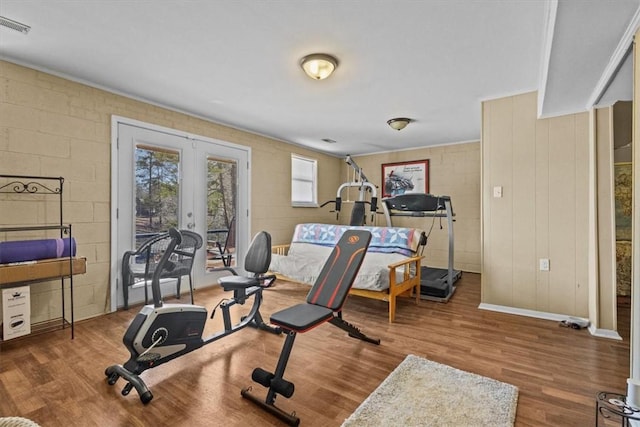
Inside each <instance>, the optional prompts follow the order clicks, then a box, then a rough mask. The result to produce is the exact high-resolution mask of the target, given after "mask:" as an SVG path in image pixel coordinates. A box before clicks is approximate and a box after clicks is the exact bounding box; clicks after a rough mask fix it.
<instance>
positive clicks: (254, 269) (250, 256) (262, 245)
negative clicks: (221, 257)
mask: <svg viewBox="0 0 640 427" xmlns="http://www.w3.org/2000/svg"><path fill="white" fill-rule="evenodd" d="M270 264H271V235H270V234H269V233H267V232H266V231H261V232H259V233H258V234H256V235H255V236H254V238H253V240H252V241H251V244H250V245H249V250H248V251H247V255H246V257H245V259H244V269H245V270H246V271H247V272H248V273H253V276H239V275H238V274H237V273H236V271H235V270H234V269H233V268H226V270H229V271H231V272H232V273H233V275H232V276H225V277H221V278H219V279H218V283H219V284H220V286H222V289H224V290H225V291H233V290H240V289H248V288H250V287H252V286H261V285H262V283H263V282H264V281H265V280H267V279H272V277H271V276H269V277H266V276H264V273H266V272H267V271H268V270H269V265H270Z"/></svg>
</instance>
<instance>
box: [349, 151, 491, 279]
mask: <svg viewBox="0 0 640 427" xmlns="http://www.w3.org/2000/svg"><path fill="white" fill-rule="evenodd" d="M422 159H429V193H431V194H434V195H444V196H450V197H451V202H452V206H453V210H454V213H455V215H456V217H455V223H454V227H453V228H454V241H455V244H454V268H456V269H458V270H462V271H469V272H475V273H479V272H480V246H481V245H480V142H479V141H474V142H468V143H460V144H451V145H443V146H437V147H429V148H420V149H416V150H403V151H396V152H391V153H380V154H373V155H369V156H360V157H354V160H355V161H356V163H357V164H358V166H360V167H361V168H362V169H363V170H364V172H365V175H366V176H367V178H368V179H369V180H370V181H371V182H373V183H374V184H376V185H378V186H381V185H382V168H381V165H382V164H383V163H396V162H407V161H415V160H422ZM350 170H351V168H350V167H349V166H348V165H346V164H344V166H343V174H342V176H343V177H345V176H346V175H347V174H349V173H350ZM354 193H355V192H354V191H352V195H356V194H354ZM379 193H380V195H381V194H382V192H381V191H379ZM356 196H357V195H356ZM380 209H381V208H380ZM346 218H348V216H346ZM393 219H394V225H398V226H403V227H417V228H422V229H424V230H425V231H429V229H431V233H430V235H429V242H428V245H427V248H426V251H425V261H424V262H425V263H426V264H427V265H428V266H430V267H440V268H445V267H447V265H448V264H447V263H448V259H449V237H448V228H447V222H446V219H444V218H443V219H442V221H440V220H439V219H435V221H434V220H433V219H432V218H402V217H394V218H393ZM347 220H348V219H347ZM377 225H385V220H384V217H383V216H382V215H380V216H379V218H378V221H377ZM432 225H433V228H432ZM441 226H442V228H441Z"/></svg>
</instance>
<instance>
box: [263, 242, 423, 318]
mask: <svg viewBox="0 0 640 427" xmlns="http://www.w3.org/2000/svg"><path fill="white" fill-rule="evenodd" d="M290 246H291V245H290V244H285V245H273V246H272V248H271V252H272V253H274V254H276V255H287V253H288V252H289V247H290ZM422 258H423V256H414V257H408V258H406V259H405V260H402V261H399V262H395V263H393V264H389V265H388V266H387V268H388V269H389V288H388V289H385V290H382V291H372V290H369V289H354V288H351V290H350V291H349V294H351V295H356V296H360V297H365V298H371V299H377V300H380V301H386V302H388V303H389V323H393V321H394V320H395V318H396V298H397V297H398V296H406V297H409V298H410V297H412V296H414V297H415V302H416V305H417V304H419V302H420V262H421V260H422ZM401 267H404V270H403V279H402V281H401V282H397V280H396V277H397V275H396V270H397V269H398V268H401ZM411 271H414V272H415V274H411ZM276 277H280V278H282V279H283V280H288V281H290V282H295V283H301V282H300V281H298V280H293V279H291V278H289V277H287V276H284V275H282V274H279V273H276ZM305 284H306V285H313V283H311V284H309V283H305Z"/></svg>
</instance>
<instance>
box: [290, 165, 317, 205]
mask: <svg viewBox="0 0 640 427" xmlns="http://www.w3.org/2000/svg"><path fill="white" fill-rule="evenodd" d="M317 170H318V162H317V160H313V159H307V158H305V157H300V156H296V155H295V154H292V155H291V206H299V207H305V206H306V207H317V206H318V190H317V177H318V174H317Z"/></svg>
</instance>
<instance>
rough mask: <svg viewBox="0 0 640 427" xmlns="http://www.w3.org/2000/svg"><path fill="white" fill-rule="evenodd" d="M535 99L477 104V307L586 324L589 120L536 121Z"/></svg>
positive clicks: (583, 117) (515, 98)
mask: <svg viewBox="0 0 640 427" xmlns="http://www.w3.org/2000/svg"><path fill="white" fill-rule="evenodd" d="M536 97H537V95H536V93H535V92H531V93H526V94H522V95H516V96H510V97H506V98H501V99H496V100H490V101H485V102H483V105H482V114H483V118H482V124H483V130H482V238H483V246H482V248H483V261H482V302H483V303H486V304H495V305H500V306H508V307H515V308H521V309H526V310H535V311H539V312H546V313H555V314H565V315H574V316H581V317H588V286H587V285H588V283H587V279H588V274H587V249H588V241H587V232H588V214H587V209H588V173H589V171H588V154H589V151H588V143H589V139H588V138H589V117H588V114H587V113H580V114H572V115H566V116H561V117H554V118H549V119H540V120H538V119H537V117H536V111H537V104H536V99H537V98H536ZM494 187H502V197H500V198H497V197H493V192H494ZM541 258H548V259H550V270H549V271H540V269H539V260H540V259H541Z"/></svg>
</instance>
